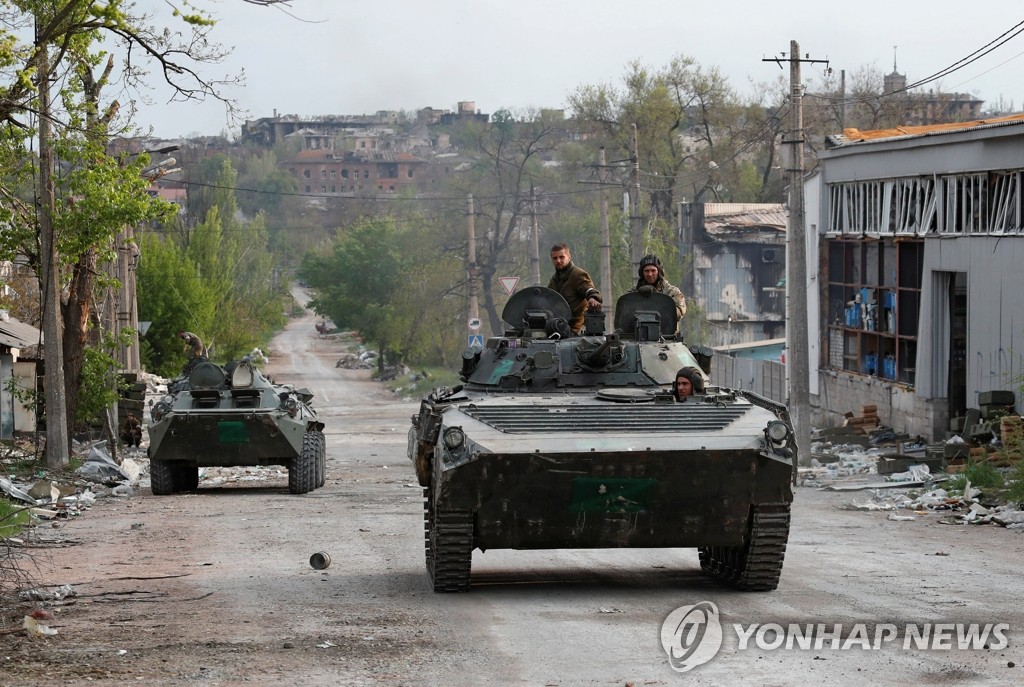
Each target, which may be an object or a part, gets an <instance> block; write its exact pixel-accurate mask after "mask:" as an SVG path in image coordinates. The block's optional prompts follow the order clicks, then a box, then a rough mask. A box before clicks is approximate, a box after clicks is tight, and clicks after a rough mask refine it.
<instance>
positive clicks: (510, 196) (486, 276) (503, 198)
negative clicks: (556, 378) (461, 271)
mask: <svg viewBox="0 0 1024 687" xmlns="http://www.w3.org/2000/svg"><path fill="white" fill-rule="evenodd" d="M466 131H467V136H470V137H472V139H474V140H475V141H476V146H477V149H478V151H479V154H480V158H479V160H478V162H477V163H476V164H475V165H474V166H473V168H472V169H471V170H470V171H469V172H468V173H467V174H465V175H464V176H463V177H461V178H460V179H459V180H458V182H457V186H456V188H458V190H459V191H460V192H461V193H463V194H466V195H468V194H469V193H470V192H472V193H473V202H474V213H475V215H476V218H475V233H476V273H477V279H478V286H479V288H480V290H479V293H480V295H481V296H482V298H483V307H484V310H485V312H486V314H487V319H488V322H489V324H490V331H491V332H492V333H500V332H501V331H502V326H501V316H500V313H499V312H498V307H497V304H496V302H495V300H494V294H495V291H496V285H497V284H496V282H497V278H498V277H499V276H500V275H502V274H503V273H504V271H508V270H511V269H514V268H515V267H516V264H517V263H518V264H520V265H521V264H523V263H524V262H525V259H526V250H525V240H524V239H525V234H526V231H527V229H528V226H529V224H528V222H527V221H526V220H527V218H528V214H529V213H530V211H531V193H530V189H531V187H534V186H537V185H541V184H543V182H544V181H545V180H546V179H547V177H546V176H545V174H544V171H543V167H542V162H543V161H544V160H546V159H549V158H551V157H553V156H554V154H555V152H556V151H558V150H559V147H560V145H561V140H562V137H561V135H560V134H561V129H560V128H559V126H558V125H557V123H556V122H553V121H548V120H545V119H544V118H543V117H541V116H540V115H539V114H537V113H527V114H526V115H524V116H523V117H522V118H521V120H520V121H517V120H516V117H515V116H514V115H513V113H512V112H510V111H508V110H499V111H498V112H495V113H494V115H492V117H491V123H490V125H488V126H469V127H467V130H466ZM456 226H458V227H459V229H457V230H456V231H463V232H464V229H463V228H464V227H465V220H463V222H461V223H459V224H458V225H456ZM462 235H463V236H464V235H465V234H464V233H463V234H462ZM460 243H461V242H460Z"/></svg>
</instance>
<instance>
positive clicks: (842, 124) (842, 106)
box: [839, 69, 846, 132]
mask: <svg viewBox="0 0 1024 687" xmlns="http://www.w3.org/2000/svg"><path fill="white" fill-rule="evenodd" d="M845 128H846V70H845V69H840V70H839V131H840V132H842V130H843V129H845Z"/></svg>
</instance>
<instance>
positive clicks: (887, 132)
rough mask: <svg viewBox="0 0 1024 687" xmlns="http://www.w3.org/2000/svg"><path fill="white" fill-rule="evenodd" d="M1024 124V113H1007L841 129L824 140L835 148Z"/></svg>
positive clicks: (830, 146)
mask: <svg viewBox="0 0 1024 687" xmlns="http://www.w3.org/2000/svg"><path fill="white" fill-rule="evenodd" d="M1017 124H1024V114H1014V115H1007V116H1005V117H990V118H988V119H976V120H973V121H970V122H950V123H946V124H925V125H922V126H898V127H895V128H893V129H875V130H872V131H861V130H860V129H843V133H841V134H834V135H832V136H827V137H826V138H825V142H826V144H827V145H828V147H829V148H837V147H840V146H845V145H852V144H857V143H870V142H873V141H885V140H891V139H894V138H913V137H920V136H935V135H939V134H949V133H956V132H960V131H970V130H973V129H990V128H993V127H997V126H1013V125H1017Z"/></svg>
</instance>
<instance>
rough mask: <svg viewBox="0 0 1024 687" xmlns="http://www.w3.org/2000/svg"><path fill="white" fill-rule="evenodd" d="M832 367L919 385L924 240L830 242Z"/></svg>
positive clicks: (828, 362) (828, 361) (827, 357)
mask: <svg viewBox="0 0 1024 687" xmlns="http://www.w3.org/2000/svg"><path fill="white" fill-rule="evenodd" d="M825 246H826V251H827V255H828V267H827V273H826V275H825V277H826V279H825V283H824V288H825V292H826V294H827V297H826V300H825V302H824V303H823V309H824V311H825V312H824V313H823V314H824V315H825V316H826V317H825V319H826V321H827V322H828V339H827V343H826V346H827V349H828V350H827V351H825V354H824V364H825V366H826V367H829V368H832V369H835V370H844V371H846V372H851V373H854V374H861V375H867V376H871V377H878V378H881V379H887V380H890V381H899V382H902V383H904V384H914V381H915V377H916V365H917V361H916V358H917V335H918V320H919V312H920V302H921V280H922V278H923V275H922V270H923V265H924V241H923V240H917V241H911V240H907V239H905V238H900V239H897V238H895V237H883V238H874V239H860V238H857V239H853V238H834V239H826V241H825Z"/></svg>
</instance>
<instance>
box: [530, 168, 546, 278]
mask: <svg viewBox="0 0 1024 687" xmlns="http://www.w3.org/2000/svg"><path fill="white" fill-rule="evenodd" d="M530 276H531V277H532V279H533V284H534V286H543V284H541V283H540V227H539V226H538V224H537V193H536V191H535V190H534V188H533V184H530Z"/></svg>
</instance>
